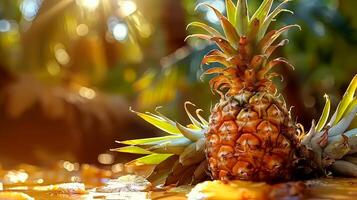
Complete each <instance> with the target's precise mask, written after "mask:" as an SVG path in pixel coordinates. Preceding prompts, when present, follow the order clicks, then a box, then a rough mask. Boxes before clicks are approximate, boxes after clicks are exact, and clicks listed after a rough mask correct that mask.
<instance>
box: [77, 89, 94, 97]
mask: <svg viewBox="0 0 357 200" xmlns="http://www.w3.org/2000/svg"><path fill="white" fill-rule="evenodd" d="M79 95H81V96H82V97H84V98H87V99H93V98H94V97H95V96H96V93H95V91H94V90H92V89H90V88H87V87H81V88H80V89H79Z"/></svg>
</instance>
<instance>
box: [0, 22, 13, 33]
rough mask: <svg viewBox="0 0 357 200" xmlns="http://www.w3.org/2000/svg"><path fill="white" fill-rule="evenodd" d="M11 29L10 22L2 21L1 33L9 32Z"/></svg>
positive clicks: (0, 24)
mask: <svg viewBox="0 0 357 200" xmlns="http://www.w3.org/2000/svg"><path fill="white" fill-rule="evenodd" d="M10 29H11V24H10V22H9V21H8V20H5V19H2V20H0V32H8V31H10Z"/></svg>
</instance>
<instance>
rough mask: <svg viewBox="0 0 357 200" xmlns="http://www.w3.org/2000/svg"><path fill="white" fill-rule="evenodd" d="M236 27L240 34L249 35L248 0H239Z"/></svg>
mask: <svg viewBox="0 0 357 200" xmlns="http://www.w3.org/2000/svg"><path fill="white" fill-rule="evenodd" d="M235 18H236V20H235V21H236V28H237V31H238V33H239V35H241V36H243V35H245V36H246V35H247V32H248V25H249V14H248V3H247V0H238V1H237V12H236V16H235Z"/></svg>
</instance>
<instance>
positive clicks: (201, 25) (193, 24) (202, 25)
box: [187, 22, 222, 37]
mask: <svg viewBox="0 0 357 200" xmlns="http://www.w3.org/2000/svg"><path fill="white" fill-rule="evenodd" d="M189 27H199V28H202V29H204V30H205V31H207V32H208V33H209V34H211V36H215V37H222V35H221V33H220V32H218V31H217V30H216V29H214V28H212V27H211V26H208V25H207V24H205V23H201V22H191V23H189V24H188V25H187V29H188V28H189Z"/></svg>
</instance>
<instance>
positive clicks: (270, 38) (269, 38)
mask: <svg viewBox="0 0 357 200" xmlns="http://www.w3.org/2000/svg"><path fill="white" fill-rule="evenodd" d="M293 27H296V28H298V29H299V30H301V27H300V26H299V25H297V24H292V25H287V26H284V27H282V28H280V29H279V30H272V31H270V32H268V33H267V34H266V35H265V36H264V37H263V38H262V39H261V40H260V41H259V44H258V48H259V49H261V50H262V52H266V50H267V49H268V48H269V47H270V46H271V45H272V44H273V43H274V41H275V40H276V39H278V37H280V35H281V34H283V33H284V32H285V31H288V30H289V29H291V28H293Z"/></svg>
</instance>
